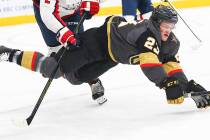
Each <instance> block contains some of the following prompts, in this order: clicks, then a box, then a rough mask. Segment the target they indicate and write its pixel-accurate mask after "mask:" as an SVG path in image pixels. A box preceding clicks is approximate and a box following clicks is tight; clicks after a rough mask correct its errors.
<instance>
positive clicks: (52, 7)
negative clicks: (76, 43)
mask: <svg viewBox="0 0 210 140" xmlns="http://www.w3.org/2000/svg"><path fill="white" fill-rule="evenodd" d="M82 1H97V2H98V1H99V0H33V2H34V5H35V6H37V7H39V10H40V15H41V19H42V21H43V22H44V24H45V25H46V26H47V28H48V29H50V30H51V31H53V32H54V33H57V32H58V31H59V30H60V29H62V28H63V27H65V26H66V23H65V22H64V21H63V19H62V18H65V16H71V15H73V14H74V13H75V12H76V11H77V10H79V8H80V4H81V2H82Z"/></svg>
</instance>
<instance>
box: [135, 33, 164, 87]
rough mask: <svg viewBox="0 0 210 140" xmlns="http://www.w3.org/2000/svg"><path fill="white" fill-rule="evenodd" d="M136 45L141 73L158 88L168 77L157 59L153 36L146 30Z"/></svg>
mask: <svg viewBox="0 0 210 140" xmlns="http://www.w3.org/2000/svg"><path fill="white" fill-rule="evenodd" d="M136 45H137V46H138V49H139V52H140V54H139V60H140V67H141V69H142V71H143V73H144V74H145V75H146V77H147V78H148V79H149V80H150V81H152V82H154V83H155V84H156V85H157V86H159V85H160V83H161V82H162V81H163V80H164V79H166V78H167V77H168V76H167V73H166V72H165V70H164V68H163V64H162V63H161V62H160V60H159V58H158V54H159V48H158V43H157V40H156V38H155V36H154V35H153V33H152V32H151V31H150V30H147V31H146V32H144V33H143V34H142V35H141V36H140V37H139V38H138V40H137V42H136Z"/></svg>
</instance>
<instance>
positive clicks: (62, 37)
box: [57, 27, 77, 49]
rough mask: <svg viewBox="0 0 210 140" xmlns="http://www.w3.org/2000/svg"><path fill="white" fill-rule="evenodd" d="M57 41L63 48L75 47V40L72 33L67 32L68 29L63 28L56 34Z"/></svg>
mask: <svg viewBox="0 0 210 140" xmlns="http://www.w3.org/2000/svg"><path fill="white" fill-rule="evenodd" d="M57 40H58V41H59V42H60V43H61V44H62V45H63V46H64V47H73V46H74V47H75V46H76V45H77V40H76V38H75V37H74V33H73V32H72V31H71V30H69V29H68V27H64V28H62V29H61V30H60V31H59V32H58V34H57ZM70 49H71V48H70Z"/></svg>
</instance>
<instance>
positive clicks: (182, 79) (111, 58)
mask: <svg viewBox="0 0 210 140" xmlns="http://www.w3.org/2000/svg"><path fill="white" fill-rule="evenodd" d="M177 22H178V17H177V14H176V12H175V11H174V10H173V9H172V8H170V7H168V6H163V5H159V6H157V7H156V8H154V11H153V13H152V16H151V17H150V19H149V20H144V21H142V22H133V23H128V22H126V20H125V19H124V18H123V17H119V16H110V17H108V18H106V21H105V23H104V24H103V25H102V26H101V27H99V28H92V29H89V30H87V31H85V32H83V33H80V34H79V37H80V41H81V43H80V47H79V48H76V49H75V47H72V48H71V46H70V48H69V51H68V52H67V53H65V56H63V57H62V59H61V61H60V63H59V70H58V71H57V73H56V76H55V78H59V77H61V76H63V77H64V78H65V79H67V80H68V81H69V82H70V83H72V84H73V85H79V84H82V83H87V82H89V81H91V80H93V79H96V78H98V77H99V76H100V75H102V74H103V73H104V72H106V71H107V70H109V69H110V68H112V67H114V66H116V65H117V64H118V63H122V64H129V65H140V67H141V69H142V71H143V72H144V74H145V75H146V77H147V78H148V79H149V80H150V81H151V82H153V83H155V85H156V86H158V87H159V88H161V89H164V90H165V93H166V98H167V101H168V103H169V104H181V103H182V102H183V101H184V94H185V93H189V92H200V91H206V90H205V89H204V88H203V87H202V86H201V85H199V84H197V83H196V82H195V81H194V80H190V81H188V79H187V77H186V76H185V74H184V72H183V70H182V68H181V66H180V64H179V60H178V59H177V52H178V50H179V46H180V43H179V40H178V39H177V38H176V36H175V35H174V33H173V32H172V30H173V28H174V27H175V24H176V23H177ZM63 50H64V48H62V49H60V50H59V52H58V53H57V55H56V56H55V57H45V56H43V55H42V54H41V53H39V52H28V51H20V50H15V49H10V48H6V47H4V46H1V47H0V60H5V61H9V62H15V63H17V64H18V65H21V66H22V67H25V68H28V69H30V70H33V71H38V72H40V73H42V74H43V75H44V76H46V77H49V76H50V74H51V73H52V71H53V69H54V67H55V66H56V64H57V61H58V59H59V57H60V55H61V53H62V51H63ZM92 90H94V89H92ZM98 96H101V95H100V94H99V95H97V94H96V95H95V96H94V97H93V98H97V97H98ZM192 99H193V100H194V101H195V103H196V105H197V107H198V108H205V107H207V106H209V105H210V98H209V95H200V96H192Z"/></svg>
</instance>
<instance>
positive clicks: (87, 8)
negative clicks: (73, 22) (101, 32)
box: [80, 0, 100, 19]
mask: <svg viewBox="0 0 210 140" xmlns="http://www.w3.org/2000/svg"><path fill="white" fill-rule="evenodd" d="M99 9H100V6H99V0H82V3H81V5H80V15H83V14H84V12H87V13H88V16H87V19H90V18H91V17H92V16H93V15H95V14H97V13H98V12H99Z"/></svg>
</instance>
